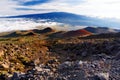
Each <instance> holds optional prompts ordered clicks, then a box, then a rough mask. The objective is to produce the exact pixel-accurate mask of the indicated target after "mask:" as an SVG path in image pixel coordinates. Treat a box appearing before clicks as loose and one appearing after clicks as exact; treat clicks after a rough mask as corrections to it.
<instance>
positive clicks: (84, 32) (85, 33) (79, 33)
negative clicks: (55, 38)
mask: <svg viewBox="0 0 120 80" xmlns="http://www.w3.org/2000/svg"><path fill="white" fill-rule="evenodd" d="M91 34H92V33H91V32H89V31H87V30H84V29H80V30H74V31H68V32H66V33H64V34H63V36H64V37H75V36H89V35H91Z"/></svg>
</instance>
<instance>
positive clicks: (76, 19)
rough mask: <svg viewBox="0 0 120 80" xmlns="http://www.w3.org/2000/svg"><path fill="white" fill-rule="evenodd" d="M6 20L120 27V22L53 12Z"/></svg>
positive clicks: (19, 16)
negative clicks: (19, 19)
mask: <svg viewBox="0 0 120 80" xmlns="http://www.w3.org/2000/svg"><path fill="white" fill-rule="evenodd" d="M6 18H24V19H33V20H34V21H35V22H37V20H41V19H43V20H47V22H58V23H64V24H69V25H72V26H76V25H77V26H101V27H119V26H120V23H119V21H116V22H115V21H114V20H110V19H109V20H105V19H99V18H96V17H88V16H83V15H77V14H73V13H67V12H51V13H43V14H27V15H18V16H8V17H6Z"/></svg>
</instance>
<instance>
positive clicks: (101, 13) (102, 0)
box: [0, 0, 120, 19]
mask: <svg viewBox="0 0 120 80" xmlns="http://www.w3.org/2000/svg"><path fill="white" fill-rule="evenodd" d="M54 11H63V12H71V13H76V14H81V15H87V16H94V17H101V18H104V17H107V18H119V19H120V0H0V15H1V16H2V15H21V14H34V13H45V12H54Z"/></svg>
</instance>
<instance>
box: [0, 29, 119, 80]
mask: <svg viewBox="0 0 120 80" xmlns="http://www.w3.org/2000/svg"><path fill="white" fill-rule="evenodd" d="M64 34H67V37H66V35H65V37H62V36H63V35H64ZM118 34H119V33H111V34H110V35H111V36H109V37H107V34H106V33H104V36H106V37H104V38H103V36H100V35H102V34H92V33H91V32H89V31H86V30H83V29H79V30H74V31H56V30H54V29H52V28H45V29H43V30H37V29H36V30H25V31H15V32H8V33H4V35H3V36H1V37H0V79H1V80H15V79H17V80H35V79H37V80H41V79H42V80H57V79H60V80H71V79H72V80H74V79H75V80H97V79H98V80H101V79H103V80H109V79H110V80H119V79H120V76H119V75H120V74H119V70H120V69H119V66H120V64H119V61H120V52H119V51H120V37H116V36H114V35H118ZM1 35H2V33H1ZM59 35H60V36H61V35H62V36H61V37H59ZM91 36H96V37H99V38H95V37H91Z"/></svg>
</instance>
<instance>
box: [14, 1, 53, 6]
mask: <svg viewBox="0 0 120 80" xmlns="http://www.w3.org/2000/svg"><path fill="white" fill-rule="evenodd" d="M13 1H16V2H18V4H19V5H23V6H32V5H38V4H43V3H47V2H49V1H51V0H13Z"/></svg>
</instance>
